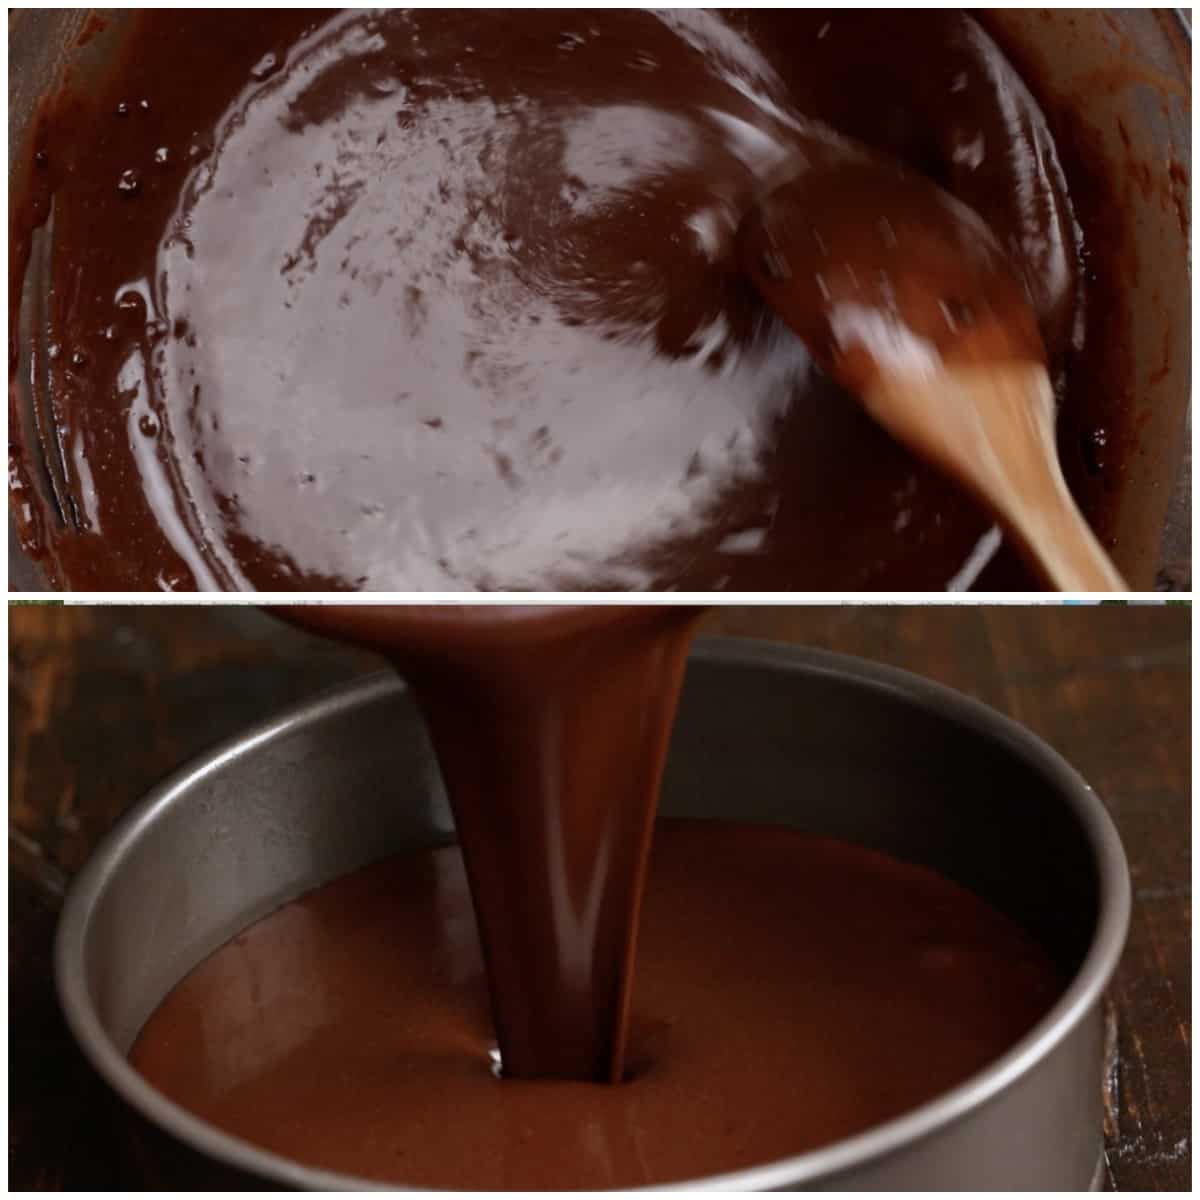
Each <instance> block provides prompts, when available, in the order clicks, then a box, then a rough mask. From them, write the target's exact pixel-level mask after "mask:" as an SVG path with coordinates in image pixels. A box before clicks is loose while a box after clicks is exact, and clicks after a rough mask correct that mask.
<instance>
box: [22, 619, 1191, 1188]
mask: <svg viewBox="0 0 1200 1200" xmlns="http://www.w3.org/2000/svg"><path fill="white" fill-rule="evenodd" d="M1190 627H1191V613H1190V609H1188V608H1184V607H1157V606H1154V607H1151V606H1144V607H1143V606H1111V607H1110V606H1105V607H1099V608H1095V607H1040V608H987V609H984V608H978V607H953V608H944V607H939V608H884V607H872V608H850V607H840V608H829V607H819V608H774V607H764V608H737V609H721V610H717V611H715V612H713V613H712V614H710V615H709V617H708V618H707V620H706V629H707V631H708V632H713V633H727V634H737V635H740V636H750V637H767V638H774V639H776V640H780V641H789V642H794V643H802V644H805V645H808V646H819V647H824V648H827V649H831V650H840V651H844V652H847V653H851V654H858V655H861V656H864V657H867V658H872V659H876V660H878V661H881V662H887V663H891V664H893V665H896V666H900V667H904V668H907V669H909V670H913V671H917V672H919V673H921V674H923V675H926V676H929V677H931V678H933V679H937V680H939V681H941V682H943V683H947V684H949V685H951V686H952V687H956V688H959V689H961V690H962V691H965V692H969V693H971V694H972V695H975V696H977V697H979V698H980V699H982V700H984V701H986V702H987V703H989V704H991V705H993V706H995V707H996V708H999V709H1001V710H1003V711H1005V712H1007V713H1009V714H1010V715H1011V716H1013V717H1015V718H1016V719H1017V720H1019V721H1021V722H1023V723H1024V724H1025V725H1027V726H1029V728H1031V729H1033V730H1034V731H1035V732H1037V733H1039V734H1040V735H1042V736H1043V737H1044V738H1045V739H1046V740H1047V741H1049V742H1050V744H1051V745H1053V746H1055V747H1056V748H1057V749H1058V750H1059V751H1060V752H1061V753H1062V754H1063V755H1065V757H1066V758H1067V759H1068V760H1070V761H1071V762H1072V763H1073V764H1074V765H1075V766H1076V767H1077V768H1078V769H1079V770H1080V771H1081V772H1082V773H1083V774H1084V776H1085V777H1086V778H1087V779H1088V780H1089V781H1090V782H1091V783H1092V784H1093V786H1094V787H1095V788H1096V790H1097V791H1098V792H1099V793H1100V795H1101V796H1102V797H1103V798H1104V801H1105V803H1106V804H1107V805H1108V807H1109V811H1110V812H1111V813H1112V815H1113V818H1114V820H1115V821H1116V824H1117V826H1118V828H1119V830H1120V832H1121V836H1122V838H1123V839H1124V842H1125V847H1126V850H1127V852H1128V855H1129V859H1130V867H1131V871H1132V876H1133V887H1134V905H1133V921H1132V926H1131V929H1130V935H1129V943H1128V946H1127V948H1126V950H1125V955H1124V959H1123V961H1122V964H1121V967H1120V969H1119V972H1118V975H1117V978H1116V981H1115V984H1114V986H1113V989H1112V1000H1113V1007H1114V1010H1115V1013H1116V1029H1117V1041H1116V1056H1115V1061H1114V1063H1113V1069H1112V1071H1111V1073H1110V1078H1109V1080H1108V1085H1107V1092H1108V1098H1109V1102H1110V1103H1109V1114H1108V1128H1107V1162H1108V1180H1107V1182H1108V1186H1109V1188H1111V1189H1116V1190H1152V1189H1153V1190H1189V1189H1190V1186H1191V1143H1190V1136H1191V1132H1190V1131H1191V1082H1190V1081H1191V1015H1190V1014H1191V888H1190V879H1191V799H1190V792H1189V788H1190V779H1191V734H1190V730H1191V709H1190V702H1191V699H1190V693H1191V687H1190V677H1191V637H1190ZM9 628H10V633H9V640H10V660H9V696H10V706H9V747H10V759H9V772H10V774H9V864H10V872H9V1105H10V1112H9V1184H10V1187H12V1188H13V1189H32V1188H90V1189H108V1188H137V1187H138V1186H139V1183H140V1180H139V1179H138V1178H137V1177H136V1174H135V1173H131V1171H130V1168H129V1166H128V1160H127V1158H126V1157H125V1156H124V1155H122V1154H121V1153H120V1143H121V1136H120V1132H121V1131H120V1129H119V1128H114V1127H113V1122H114V1120H115V1118H113V1117H111V1113H112V1112H113V1105H112V1104H111V1101H110V1100H109V1097H108V1094H107V1092H106V1090H105V1086H104V1085H103V1083H102V1082H101V1081H100V1080H99V1078H98V1077H97V1076H96V1075H95V1074H94V1073H93V1072H92V1071H91V1070H90V1068H89V1067H88V1066H87V1064H86V1063H85V1061H84V1059H83V1057H82V1055H81V1054H80V1052H79V1051H78V1050H77V1049H76V1047H75V1045H74V1043H73V1042H72V1040H71V1038H70V1036H69V1035H68V1033H67V1031H66V1029H65V1027H64V1024H63V1021H62V1018H61V1016H60V1015H59V1012H58V1007H57V1004H56V1001H55V998H54V990H53V986H52V980H51V972H50V963H51V958H50V952H51V939H52V935H53V929H54V922H55V917H56V912H57V909H58V907H59V905H60V903H61V899H62V895H63V891H64V888H65V887H66V885H67V884H68V883H69V881H70V878H71V876H72V875H73V874H74V873H75V872H76V871H77V870H78V869H79V867H80V865H81V864H82V863H83V862H84V860H85V859H86V858H87V856H88V853H89V851H90V849H91V848H92V846H94V845H95V843H96V841H97V839H98V838H99V837H100V836H101V835H102V834H103V833H104V831H105V830H106V829H107V828H108V827H109V826H110V825H111V824H112V822H113V821H114V820H115V819H116V818H117V817H118V816H119V815H120V814H121V812H122V811H124V810H125V809H126V808H127V807H128V806H129V805H130V804H132V803H134V802H135V801H136V800H137V799H138V797H139V796H140V795H141V794H142V793H143V792H144V791H145V790H146V789H147V788H148V787H150V786H151V785H152V784H153V783H154V782H155V781H157V780H158V779H160V778H161V777H162V776H163V775H164V774H166V773H167V772H168V771H170V770H172V769H173V768H175V767H176V766H178V765H180V764H181V763H182V762H184V761H185V760H186V759H187V758H189V757H190V756H192V755H194V754H196V753H198V752H199V751H201V750H203V749H205V748H206V747H208V746H211V745H212V744H213V743H214V742H216V741H218V740H220V739H222V738H224V737H226V736H228V735H231V734H234V733H236V732H237V731H239V730H240V729H242V728H243V727H244V726H245V725H247V724H248V723H250V722H253V721H255V720H257V719H258V718H260V717H263V716H266V715H268V714H271V713H273V712H276V711H277V710H279V709H280V708H282V707H285V706H287V705H288V704H291V703H293V702H295V701H298V700H300V699H302V698H304V697H307V696H310V695H312V694H313V693H315V692H317V691H320V690H321V689H323V688H325V687H328V686H329V685H331V684H334V683H337V682H339V681H342V680H345V679H348V678H351V677H353V676H355V675H359V674H361V673H363V672H367V671H372V670H376V669H378V667H379V665H380V664H379V662H378V660H376V659H373V658H372V657H371V656H369V655H366V654H362V653H357V652H351V651H345V650H342V649H340V648H338V647H336V646H333V645H331V644H329V643H327V642H323V641H319V640H317V639H315V638H312V637H309V636H307V635H305V634H302V633H299V632H297V631H295V630H292V629H290V628H288V627H285V626H284V625H282V624H280V623H279V622H277V621H275V620H273V619H271V618H269V617H266V616H264V615H262V614H261V613H258V612H256V611H254V610H252V609H246V608H230V607H223V608H203V609H202V608H177V607H172V608H161V607H157V608H94V609H83V608H63V607H53V606H23V607H14V608H12V609H11V610H10V617H9Z"/></svg>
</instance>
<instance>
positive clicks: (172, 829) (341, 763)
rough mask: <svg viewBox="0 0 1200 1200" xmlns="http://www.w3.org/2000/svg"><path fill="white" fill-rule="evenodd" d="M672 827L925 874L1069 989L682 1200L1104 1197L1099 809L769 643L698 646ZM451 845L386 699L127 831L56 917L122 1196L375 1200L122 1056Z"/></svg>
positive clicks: (1106, 913)
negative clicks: (208, 959)
mask: <svg viewBox="0 0 1200 1200" xmlns="http://www.w3.org/2000/svg"><path fill="white" fill-rule="evenodd" d="M661 810H662V813H663V815H666V816H687V817H693V818H714V819H724V820H730V819H732V820H738V821H751V822H762V823H767V824H777V825H786V826H793V827H796V828H799V829H803V830H806V831H809V832H812V833H818V834H825V835H831V836H835V837H841V838H845V839H848V840H851V841H854V842H858V843H860V844H862V845H865V846H870V847H873V848H876V849H880V850H884V851H887V852H889V853H891V854H893V855H896V856H897V857H899V858H902V859H906V860H909V861H912V862H916V863H921V864H924V865H926V866H928V867H931V868H933V869H934V870H936V871H939V872H941V873H942V874H944V875H946V876H948V877H950V878H952V879H954V880H957V881H958V882H959V883H961V884H963V885H965V886H966V887H968V888H970V889H972V890H973V891H975V892H976V893H977V894H979V895H981V896H983V897H984V898H985V899H987V900H988V901H990V902H991V903H992V904H993V905H995V906H996V907H997V908H999V909H1000V910H1002V911H1004V912H1005V913H1007V914H1008V915H1009V916H1011V917H1012V918H1013V919H1015V920H1016V921H1017V922H1019V923H1020V924H1021V925H1023V926H1024V927H1025V928H1026V929H1027V930H1029V931H1030V932H1031V933H1032V934H1034V935H1035V936H1036V937H1037V938H1038V939H1039V940H1040V941H1041V942H1042V943H1043V944H1044V945H1045V946H1046V947H1047V949H1048V950H1049V951H1050V953H1051V955H1052V956H1053V957H1054V959H1055V960H1056V962H1057V963H1058V964H1059V966H1060V968H1061V970H1062V971H1063V973H1064V977H1065V978H1067V979H1068V980H1069V983H1068V985H1067V987H1066V990H1065V991H1064V992H1063V994H1062V996H1061V997H1060V999H1059V1000H1058V1002H1057V1003H1056V1004H1055V1005H1054V1007H1053V1008H1052V1009H1051V1011H1049V1012H1048V1013H1046V1015H1045V1016H1044V1017H1043V1019H1042V1020H1041V1021H1040V1022H1039V1023H1038V1024H1037V1025H1036V1027H1035V1028H1034V1029H1032V1030H1031V1031H1030V1032H1029V1033H1028V1034H1027V1035H1026V1036H1025V1037H1024V1038H1023V1039H1021V1041H1020V1042H1019V1043H1018V1044H1016V1045H1015V1046H1013V1047H1012V1048H1011V1049H1010V1050H1009V1051H1008V1052H1007V1053H1006V1054H1004V1055H1003V1057H1001V1058H1000V1059H998V1060H997V1061H995V1062H994V1063H992V1064H991V1066H989V1067H988V1068H987V1069H986V1070H984V1071H981V1072H979V1073H978V1074H976V1075H974V1076H972V1077H971V1078H969V1079H967V1080H966V1081H965V1082H964V1083H962V1084H961V1085H960V1086H958V1087H956V1088H954V1089H953V1090H952V1091H950V1092H947V1093H945V1094H943V1095H941V1096H939V1097H937V1098H936V1099H935V1100H933V1101H931V1102H929V1103H927V1104H925V1105H922V1106H921V1107H920V1108H917V1109H915V1110H913V1111H911V1112H909V1113H907V1114H905V1115H903V1116H902V1117H900V1118H898V1119H896V1120H893V1121H890V1122H888V1123H886V1124H884V1125H880V1126H877V1127H875V1128H873V1129H871V1130H869V1131H867V1132H866V1133H863V1134H860V1135H858V1136H855V1137H853V1138H849V1139H847V1140H845V1141H842V1142H838V1143H836V1144H833V1145H830V1146H827V1147H825V1148H823V1149H820V1150H817V1151H814V1152H810V1153H805V1154H800V1155H797V1156H795V1157H793V1158H788V1159H783V1160H780V1161H776V1162H770V1163H763V1164H761V1165H760V1166H756V1167H754V1168H753V1169H749V1170H745V1171H740V1172H737V1173H735V1174H730V1175H724V1176H721V1177H719V1178H702V1179H696V1180H688V1181H680V1186H689V1187H692V1186H694V1187H709V1188H711V1187H720V1188H729V1189H738V1190H765V1189H776V1188H787V1187H791V1188H814V1189H845V1188H853V1189H864V1190H870V1189H904V1190H926V1189H995V1190H1002V1189H1003V1190H1008V1189H1025V1188H1037V1189H1046V1190H1059V1189H1084V1188H1088V1187H1092V1186H1095V1185H1096V1183H1097V1181H1098V1179H1099V1174H1100V1169H1101V1164H1102V1161H1103V1158H1102V1150H1103V1142H1102V1123H1103V1122H1102V1096H1101V1078H1102V1072H1103V1029H1102V1025H1103V1021H1102V1011H1101V1000H1102V992H1103V989H1104V987H1105V985H1106V984H1107V983H1108V981H1109V979H1110V978H1111V976H1112V973H1113V970H1114V968H1115V966H1116V964H1117V960H1118V958H1119V956H1120V953H1121V948H1122V945H1123V943H1124V938H1125V933H1126V928H1127V925H1128V920H1129V903H1130V889H1129V878H1128V872H1127V868H1126V863H1125V856H1124V853H1123V851H1122V848H1121V844H1120V841H1119V839H1118V837H1117V833H1116V831H1115V829H1114V827H1113V825H1112V823H1111V821H1110V820H1109V818H1108V816H1107V814H1106V813H1105V810H1104V807H1103V805H1102V804H1101V803H1100V801H1099V800H1098V798H1097V797H1096V795H1095V794H1094V793H1093V792H1092V790H1091V789H1090V788H1089V787H1088V786H1087V784H1086V783H1085V782H1084V781H1083V780H1082V779H1081V778H1080V777H1079V776H1078V775H1077V774H1076V773H1075V771H1074V770H1072V768H1071V767H1070V766H1069V765H1068V764H1067V763H1066V762H1064V761H1063V759H1062V758H1060V757H1059V756H1058V755H1057V754H1056V753H1055V752H1054V751H1053V750H1051V749H1050V748H1049V747H1048V746H1046V745H1045V744H1044V743H1043V742H1041V741H1039V740H1038V739H1037V738H1036V737H1034V736H1033V735H1032V734H1030V733H1029V732H1028V731H1027V730H1025V729H1024V728H1022V727H1021V726H1019V725H1017V724H1014V723H1013V722H1012V721H1010V720H1008V719H1007V718H1006V717H1003V716H1001V715H999V714H998V713H996V712H994V711H992V710H991V709H989V708H986V707H985V706H983V705H981V704H979V703H977V702H975V701H973V700H970V699H968V698H966V697H964V696H961V695H959V694H957V693H955V692H951V691H949V690H947V689H945V688H943V687H940V686H938V685H935V684H933V683H929V682H927V681H925V680H922V679H920V678H917V677H915V676H912V675H908V674H905V673H902V672H899V671H895V670H892V669H889V668H884V667H880V666H876V665H874V664H870V663H866V662H862V661H858V660H855V659H850V658H844V657H840V656H835V655H830V654H824V653H818V652H813V651H797V650H794V649H790V648H784V647H779V646H774V645H770V644H765V643H749V642H739V641H733V640H724V639H722V640H715V641H710V642H701V643H700V644H699V645H698V646H697V648H696V650H695V652H694V654H693V656H692V658H691V660H690V663H689V668H688V675H687V682H686V684H685V689H684V695H683V700H682V704H681V708H680V713H679V719H678V724H677V726H676V729H675V733H674V736H673V740H672V744H671V751H670V758H669V762H668V767H667V775H666V780H665V783H664V791H663V797H662V804H661ZM453 836H454V826H453V821H452V818H451V815H450V810H449V807H448V805H447V802H446V796H445V791H444V788H443V785H442V782H441V777H440V774H439V772H438V768H437V764H436V761H435V759H434V757H433V754H432V752H431V750H430V747H429V743H428V741H427V739H426V735H425V731H424V727H423V725H422V722H421V719H420V717H419V715H418V713H417V711H416V708H415V706H414V705H413V703H412V700H411V698H410V696H409V694H408V693H407V691H406V689H405V687H404V685H403V684H402V683H401V682H400V681H399V680H398V679H396V678H394V677H392V676H388V675H383V676H377V677H372V678H369V679H367V680H365V681H362V682H359V683H355V684H353V685H352V686H349V687H345V688H342V689H340V690H338V691H336V692H333V693H330V694H328V695H326V696H324V697H321V698H319V699H317V700H315V701H312V702H310V703H307V704H305V705H303V706H301V707H299V708H296V709H294V710H292V711H290V712H288V713H286V714H285V715H283V716H281V717H279V718H278V719H277V720H274V721H271V722H269V723H267V724H265V725H262V726H260V727H258V728H256V729H254V730H251V731H250V732H248V733H247V734H245V735H244V736H243V737H241V738H238V739H237V740H235V741H232V742H229V743H226V744H225V745H223V746H221V747H220V748H218V749H217V750H215V751H213V752H212V753H210V754H208V755H207V756H206V757H204V758H202V759H201V760H199V761H197V762H195V763H194V764H193V765H191V766H189V767H187V768H186V769H184V770H183V771H181V772H180V773H179V774H177V775H175V776H174V777H173V778H171V779H170V780H168V781H167V782H165V783H164V784H162V785H161V786H160V787H158V788H157V789H155V791H153V792H152V793H151V794H150V795H149V796H147V797H146V798H145V799H144V800H143V801H142V802H141V803H140V804H138V805H137V806H136V807H135V808H134V809H133V811H132V812H130V813H129V814H128V815H127V816H126V817H125V818H124V819H123V820H122V821H121V823H120V824H119V825H118V826H117V827H116V828H115V829H114V830H113V831H112V833H111V834H110V835H109V836H108V838H107V839H106V841H105V842H104V843H103V845H102V846H101V847H100V848H99V849H98V850H97V852H96V854H95V855H94V856H93V858H92V859H91V861H90V862H89V863H88V865H87V867H86V868H85V869H84V870H83V872H81V874H80V875H79V877H78V878H77V880H76V882H75V884H74V886H73V888H72V889H71V892H70V895H69V896H68V898H67V903H66V906H65V908H64V910H63V915H62V921H61V924H60V926H59V931H58V941H57V946H56V962H55V966H56V973H57V982H58V988H59V994H60V998H61V1001H62V1006H63V1010H64V1012H65V1013H66V1017H67V1020H68V1022H69V1023H70V1026H71V1028H72V1030H73V1031H74V1033H75V1036H76V1037H77V1038H78V1040H79V1043H80V1045H81V1046H82V1047H83V1050H84V1052H85V1053H86V1054H87V1056H88V1058H89V1059H90V1060H91V1062H92V1063H93V1064H94V1066H95V1067H96V1069H97V1070H98V1071H99V1072H100V1073H101V1074H102V1075H103V1076H104V1077H105V1079H106V1080H107V1081H108V1082H109V1083H110V1084H111V1085H112V1087H113V1089H114V1090H115V1092H116V1093H117V1094H118V1095H119V1096H120V1097H121V1098H122V1100H123V1101H124V1102H125V1105H126V1106H127V1108H128V1109H129V1116H130V1133H131V1137H130V1139H129V1144H130V1145H131V1146H133V1147H136V1160H135V1161H134V1163H133V1165H132V1166H131V1170H137V1171H140V1172H141V1173H142V1174H141V1180H142V1181H143V1182H145V1183H149V1184H153V1185H154V1186H159V1187H165V1186H186V1187H196V1186H202V1185H203V1186H210V1187H212V1186H242V1187H245V1186H264V1185H276V1186H278V1185H290V1186H295V1187H305V1188H337V1189H351V1188H363V1187H370V1186H372V1185H371V1183H370V1182H369V1181H367V1180H363V1179H356V1178H350V1177H345V1176H339V1175H333V1174H330V1173H328V1172H324V1171H320V1170H316V1169H314V1168H312V1167H310V1166H306V1165H304V1164H303V1163H299V1162H293V1161H289V1160H286V1159H283V1158H280V1157H278V1156H276V1155H273V1154H269V1153H266V1152H265V1151H262V1150H260V1149H258V1148H256V1147H255V1146H253V1145H251V1144H249V1143H247V1142H244V1141H240V1140H238V1139H237V1138H234V1137H231V1136H229V1135H228V1134H225V1133H223V1132H221V1131H220V1130H218V1129H216V1128H214V1127H213V1126H210V1125H208V1124H206V1123H204V1122H202V1121H200V1120H198V1119H197V1118H196V1117H194V1116H192V1115H191V1114H189V1113H188V1112H186V1111H185V1110H184V1109H182V1108H180V1107H178V1106H177V1105H175V1104H173V1103H172V1102H170V1101H169V1100H167V1099H165V1098H164V1097H163V1096H162V1095H160V1094H159V1093H158V1092H156V1091H155V1090H154V1089H152V1088H151V1087H150V1086H149V1085H148V1084H147V1083H146V1082H145V1081H143V1080H142V1078H141V1077H140V1076H139V1075H138V1074H137V1073H136V1072H135V1071H134V1070H133V1069H132V1068H131V1067H130V1066H129V1064H128V1062H127V1061H126V1057H125V1056H126V1053H127V1052H128V1050H129V1048H130V1045H131V1044H132V1042H133V1040H134V1038H135V1036H136V1035H137V1033H138V1031H139V1029H140V1028H141V1026H142V1024H143V1023H144V1022H145V1020H146V1018H147V1017H148V1016H149V1015H150V1014H151V1013H152V1012H153V1011H154V1009H155V1008H156V1007H157V1005H158V1004H159V1003H160V1001H162V999H163V998H164V997H165V996H166V994H167V993H168V992H169V991H170V990H171V988H172V987H173V986H174V985H175V984H176V983H178V982H179V980H180V979H182V978H183V976H184V975H186V974H187V973H188V971H189V970H190V969H191V968H192V967H194V966H195V965H196V964H197V963H198V962H200V960H201V959H203V958H204V957H205V956H206V955H207V954H209V953H210V952H211V951H213V950H215V949H216V948H217V947H218V946H220V945H221V944H222V943H224V942H225V941H226V940H228V939H229V938H230V937H232V936H233V935H234V934H236V933H238V932H239V931H240V930H242V929H244V928H245V927H246V926H248V925H250V924H251V923H252V922H254V921H256V920H258V919H259V918H260V917H262V916H264V915H266V914H267V913H269V912H271V911H272V910H274V909H276V908H278V907H279V906H280V905H282V904H284V903H285V902H287V901H288V900H291V899H292V898H294V897H296V896H299V895H301V894H303V893H304V892H307V891H309V890H311V889H312V888H315V887H317V886H319V885H320V884H322V883H325V882H327V881H329V880H331V879H334V878H337V877H338V876H341V875H343V874H346V873H347V872H350V871H353V870H354V869H355V868H357V867H360V866H363V865H365V864H366V863H368V862H371V861H374V860H376V859H379V858H381V857H383V856H385V855H390V854H394V853H396V852H397V851H401V850H405V849H410V848H411V849H416V848H418V847H427V846H431V845H434V844H441V843H445V842H447V841H450V840H452V839H453ZM814 916H815V917H816V914H814ZM880 1003H881V1004H882V1003H886V997H883V996H881V997H880ZM464 1134H465V1135H468V1136H469V1131H467V1130H464Z"/></svg>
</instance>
